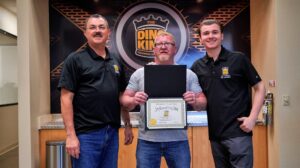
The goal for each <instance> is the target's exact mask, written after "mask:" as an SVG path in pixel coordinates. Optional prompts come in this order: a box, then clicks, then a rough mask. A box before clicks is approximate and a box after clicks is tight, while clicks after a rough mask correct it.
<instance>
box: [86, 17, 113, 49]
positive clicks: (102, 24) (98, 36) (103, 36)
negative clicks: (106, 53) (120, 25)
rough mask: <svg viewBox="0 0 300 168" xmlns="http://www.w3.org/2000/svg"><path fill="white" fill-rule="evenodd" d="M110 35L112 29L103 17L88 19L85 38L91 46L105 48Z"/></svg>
mask: <svg viewBox="0 0 300 168" xmlns="http://www.w3.org/2000/svg"><path fill="white" fill-rule="evenodd" d="M109 34H110V29H109V27H108V23H107V21H106V20H105V19H103V18H101V17H98V18H95V17H91V18H89V19H88V21H87V23H86V30H85V32H84V36H85V37H86V39H87V42H88V44H89V45H90V46H99V45H100V46H105V45H106V41H107V39H108V37H109Z"/></svg>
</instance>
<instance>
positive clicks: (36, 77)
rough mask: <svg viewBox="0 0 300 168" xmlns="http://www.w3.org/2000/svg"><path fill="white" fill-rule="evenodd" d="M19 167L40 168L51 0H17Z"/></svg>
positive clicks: (46, 108) (47, 88)
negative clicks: (39, 127)
mask: <svg viewBox="0 0 300 168" xmlns="http://www.w3.org/2000/svg"><path fill="white" fill-rule="evenodd" d="M17 11H18V68H19V69H18V74H19V78H18V81H19V90H18V94H19V95H18V98H19V104H18V107H19V108H18V111H19V116H18V117H19V120H18V121H19V156H20V157H19V167H20V168H36V167H39V141H38V140H39V137H38V135H39V134H38V133H39V132H38V123H37V120H38V117H39V116H41V115H44V114H50V58H49V12H48V0H17Z"/></svg>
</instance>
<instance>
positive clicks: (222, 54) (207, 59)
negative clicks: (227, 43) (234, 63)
mask: <svg viewBox="0 0 300 168" xmlns="http://www.w3.org/2000/svg"><path fill="white" fill-rule="evenodd" d="M228 53H229V52H228V50H227V49H226V48H224V47H223V46H221V52H220V54H219V56H218V58H217V60H216V61H215V62H217V61H226V60H227V58H228ZM212 61H213V58H211V57H209V56H208V55H207V52H206V54H205V56H204V57H203V62H204V63H205V64H206V63H208V62H212Z"/></svg>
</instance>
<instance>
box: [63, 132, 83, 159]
mask: <svg viewBox="0 0 300 168" xmlns="http://www.w3.org/2000/svg"><path fill="white" fill-rule="evenodd" d="M66 151H67V153H68V154H69V155H70V156H72V157H74V158H76V159H78V158H79V154H80V143H79V140H78V138H77V136H76V135H73V136H71V135H70V136H67V139H66Z"/></svg>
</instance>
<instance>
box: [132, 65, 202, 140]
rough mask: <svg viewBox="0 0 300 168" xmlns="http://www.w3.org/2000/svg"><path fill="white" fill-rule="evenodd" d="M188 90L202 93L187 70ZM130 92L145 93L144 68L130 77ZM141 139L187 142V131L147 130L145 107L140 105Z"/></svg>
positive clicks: (195, 78) (194, 76) (195, 80)
mask: <svg viewBox="0 0 300 168" xmlns="http://www.w3.org/2000/svg"><path fill="white" fill-rule="evenodd" d="M186 72H187V81H186V90H187V91H193V92H195V93H199V92H201V91H202V89H201V87H200V85H199V82H198V78H197V76H196V74H195V73H194V72H192V71H191V70H190V69H187V71H186ZM126 89H128V90H132V91H135V92H138V91H144V68H140V69H138V70H136V71H135V72H134V73H133V74H132V75H131V77H130V80H129V84H128V86H127V88H126ZM140 109H141V110H140V120H139V137H138V138H139V139H142V140H146V141H152V142H170V141H183V140H187V139H188V138H187V130H145V105H144V104H143V105H140Z"/></svg>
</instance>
